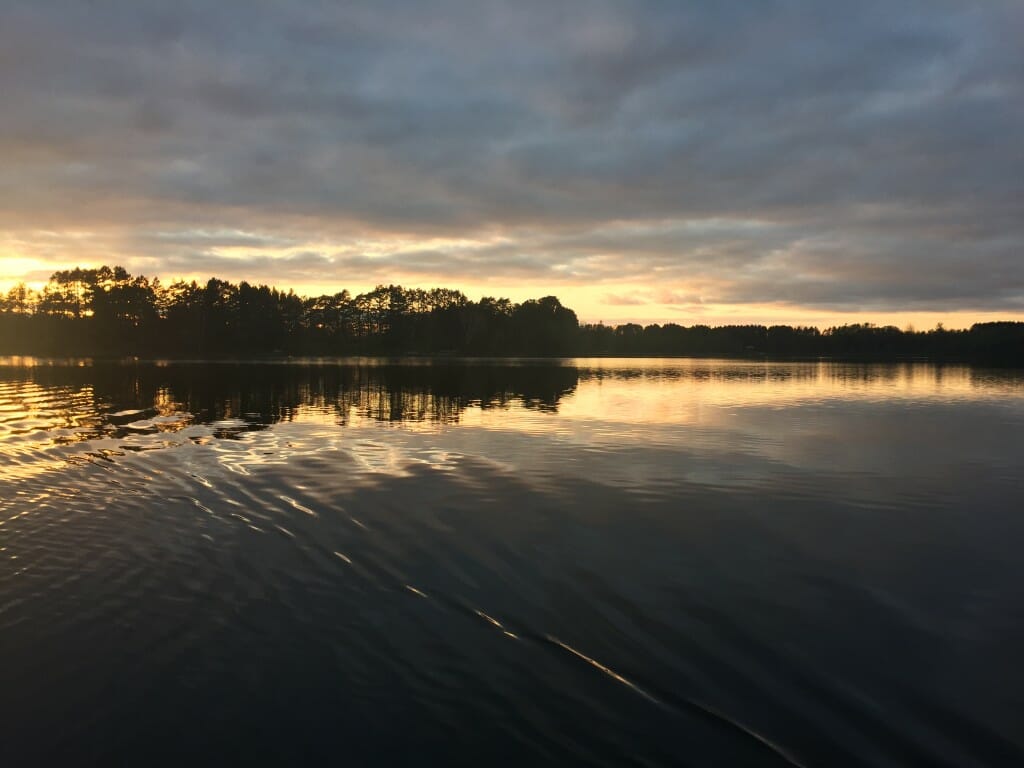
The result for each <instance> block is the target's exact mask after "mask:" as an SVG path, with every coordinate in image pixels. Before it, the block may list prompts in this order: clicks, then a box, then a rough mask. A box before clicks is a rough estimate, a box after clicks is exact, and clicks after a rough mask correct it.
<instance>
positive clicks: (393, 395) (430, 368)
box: [18, 363, 578, 441]
mask: <svg viewBox="0 0 1024 768" xmlns="http://www.w3.org/2000/svg"><path fill="white" fill-rule="evenodd" d="M18 378H22V379H24V380H26V381H27V382H30V383H32V384H34V385H35V386H37V387H42V388H44V389H47V390H50V391H53V390H63V391H65V392H68V393H70V392H78V393H83V394H85V393H88V395H89V396H88V397H81V398H75V402H76V403H77V406H76V409H75V412H74V413H70V412H69V413H65V414H64V415H63V417H62V420H61V421H62V423H61V424H59V425H55V426H62V427H69V428H73V429H76V430H77V431H76V432H75V433H74V436H73V437H69V438H68V440H69V441H75V440H83V439H90V438H93V437H101V436H105V437H123V436H126V435H129V434H144V433H153V432H163V431H176V430H178V429H181V428H182V427H183V426H186V425H187V424H190V423H198V424H211V425H213V426H214V431H213V436H214V437H221V438H231V437H237V436H238V435H239V434H241V433H243V432H247V431H252V430H259V429H265V428H267V427H268V426H270V425H271V424H274V423H277V422H279V421H290V420H292V419H294V418H295V417H296V415H297V414H298V413H299V412H300V411H301V410H303V409H309V410H313V411H318V412H321V413H326V414H331V415H332V418H333V419H334V421H336V423H338V424H341V425H346V424H348V423H349V422H350V421H351V420H352V418H353V417H354V416H355V417H356V418H366V419H373V420H376V421H388V422H405V421H427V422H441V423H449V422H455V421H458V420H459V418H460V417H461V415H462V413H463V411H465V410H466V409H467V408H470V407H476V408H507V407H510V406H511V405H512V404H519V405H521V406H523V407H526V408H537V409H542V410H557V408H558V404H559V401H560V399H561V398H562V397H563V396H564V395H566V394H569V393H571V392H572V391H573V390H575V388H576V385H577V381H578V376H577V370H576V368H574V367H568V366H560V365H552V364H541V363H533V364H505V365H460V364H457V363H452V364H446V363H440V364H439V363H435V364H432V365H399V364H394V365H320V364H256V363H252V364H247V363H239V364H227V363H225V364H173V365H166V366H161V365H154V364H126V365H116V364H97V365H95V366H91V367H66V366H53V367H50V366H45V367H36V368H31V369H23V370H22V371H20V372H19V374H18Z"/></svg>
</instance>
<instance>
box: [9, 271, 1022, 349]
mask: <svg viewBox="0 0 1024 768" xmlns="http://www.w3.org/2000/svg"><path fill="white" fill-rule="evenodd" d="M140 350H141V351H144V353H143V355H144V356H145V357H147V358H154V359H166V360H172V359H175V360H186V359H203V360H223V359H241V360H261V359H273V358H276V357H288V356H290V357H292V358H308V357H366V358H371V357H372V358H381V359H386V358H393V357H396V356H405V357H410V356H416V357H421V358H423V359H432V360H444V359H452V358H457V357H461V358H466V359H487V358H492V359H519V358H537V359H543V358H563V357H582V358H587V357H591V358H600V357H605V358H615V357H621V358H635V359H645V358H659V357H666V358H669V357H671V358H693V359H715V358H722V359H737V360H780V361H787V360H789V361H816V360H833V361H844V362H911V361H922V362H924V361H927V362H954V363H979V364H984V365H999V366H1024V322H1013V321H1006V322H986V323H977V324H975V325H973V326H971V327H970V328H968V329H963V330H949V329H945V328H943V327H942V326H941V325H939V326H936V327H935V328H933V329H931V330H927V331H915V330H913V329H909V328H908V329H906V330H901V329H899V328H896V327H895V326H876V325H873V324H871V323H858V324H854V325H843V326H838V327H833V328H825V329H818V328H814V327H807V326H788V325H772V326H765V325H754V324H747V325H725V326H717V327H711V326H707V325H694V326H689V327H685V326H681V325H678V324H675V323H666V324H663V325H659V324H651V325H647V326H641V325H639V324H636V323H626V324H623V325H617V326H607V325H603V324H601V323H598V324H596V325H595V324H580V322H579V320H578V319H577V316H576V313H575V312H574V311H573V310H572V309H570V308H569V307H566V306H563V305H562V303H561V302H560V301H559V299H558V298H557V297H555V296H544V297H542V298H539V299H530V300H527V301H523V302H521V303H515V302H512V301H510V300H509V299H506V298H494V297H484V298H482V299H480V300H479V301H472V300H470V299H469V298H467V297H466V295H465V294H463V293H462V292H461V291H458V290H454V289H450V288H434V289H431V290H422V289H418V288H403V287H402V286H400V285H380V286H378V287H377V288H375V289H374V290H372V291H370V292H368V293H364V294H359V295H357V296H352V295H351V294H349V293H348V292H347V291H341V292H340V293H336V294H333V295H323V296H300V295H297V294H295V293H294V292H292V291H287V292H285V291H281V290H278V289H277V288H273V287H270V286H266V285H251V284H249V283H247V282H244V281H243V282H240V283H237V284H236V283H231V282H228V281H225V280H219V279H217V278H211V279H210V280H208V281H207V282H206V283H205V284H202V285H201V284H199V283H196V282H194V281H193V282H189V283H185V282H183V281H179V282H176V283H172V284H170V285H163V284H162V283H161V282H160V281H159V280H156V279H153V280H150V279H149V278H147V277H145V276H135V275H131V274H129V273H128V272H127V271H126V270H124V269H123V268H121V267H114V268H110V267H100V268H97V269H73V270H64V271H60V272H55V273H54V274H53V275H52V276H51V278H50V281H49V283H47V285H46V286H45V287H44V288H43V289H42V290H41V291H34V290H32V289H29V288H27V287H26V286H24V285H20V286H16V287H15V288H13V289H11V290H10V291H8V292H7V293H6V294H4V295H3V296H0V355H30V356H34V357H79V358H82V357H89V358H97V359H99V358H113V359H117V358H124V357H127V356H131V355H139V353H140Z"/></svg>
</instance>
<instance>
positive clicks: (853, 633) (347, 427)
mask: <svg viewBox="0 0 1024 768" xmlns="http://www.w3.org/2000/svg"><path fill="white" fill-rule="evenodd" d="M1022 546H1024V372H1021V371H998V370H982V369H975V368H969V367H958V366H945V367H941V366H933V365H928V364H898V365H855V364H845V363H828V362H822V363H818V362H812V363H772V362H743V361H722V360H717V361H716V360H589V359H588V360H549V361H545V360H514V361H509V360H505V361H493V360H491V361H466V360H447V359H446V360H433V361H431V360H421V359H409V360H351V359H349V360H289V361H280V362H259V363H203V362H153V363H148V362H137V361H128V362H120V363H99V362H97V363H90V362H89V361H74V360H71V361H43V360H31V359H12V358H7V359H3V360H0V764H3V765H9V766H24V765H56V764H66V765H72V764H73V765H104V766H109V765H157V764H160V765H187V764H197V763H214V764H220V763H232V764H242V763H259V764H278V765H285V764H292V765H295V764H338V765H340V764H353V765H363V764H413V763H415V764H417V765H431V764H434V765H453V764H457V765H462V764H465V765H496V764H502V765H532V764H557V765H569V764H576V765H614V766H619V765H694V766H703V765H755V766H756V765H765V766H773V765H803V766H812V765H814V766H817V765H827V766H845V765H851V766H852V765H894V766H895V765H948V766H982V765H985V766H995V765H1015V764H1024V663H1022V662H1021V649H1022V648H1024V558H1022V556H1021V549H1022Z"/></svg>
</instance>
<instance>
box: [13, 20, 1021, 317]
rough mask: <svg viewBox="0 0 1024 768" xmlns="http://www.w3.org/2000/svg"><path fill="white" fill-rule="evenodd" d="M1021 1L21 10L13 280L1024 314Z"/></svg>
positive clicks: (696, 306) (792, 312)
mask: <svg viewBox="0 0 1024 768" xmlns="http://www.w3.org/2000/svg"><path fill="white" fill-rule="evenodd" d="M1022 41H1024V2H1022V1H1021V0H974V1H973V2H968V1H967V0H920V1H915V0H880V1H876V0H858V2H849V0H807V1H801V0H747V1H746V2H734V1H733V0H715V2H711V1H710V0H708V1H706V2H685V1H684V0H665V1H663V2H658V1H654V0H652V1H650V2H641V1H630V0H619V1H618V2H604V1H603V0H579V1H575V0H571V1H563V2H560V1H558V0H542V1H535V0H514V1H512V0H509V1H508V2H492V1H491V0H437V1H434V2H422V0H373V2H365V3H362V2H327V1H326V0H322V1H321V0H308V1H306V2H303V1H301V0H294V1H293V2H271V1H270V0H216V2H213V0H206V1H204V2H191V1H190V0H179V1H178V2H173V3H171V2H153V1H151V0H126V1H124V2H119V1H116V0H93V1H92V2H89V1H87V0H47V1H46V2H40V1H39V0H28V1H25V2H22V1H21V0H0V99H2V101H0V103H2V105H3V106H2V109H0V158H2V161H0V288H6V287H9V286H10V285H12V284H14V283H16V282H18V281H27V282H29V283H33V284H38V283H40V282H41V281H45V280H46V279H47V277H48V276H49V275H50V274H51V273H52V272H53V271H55V270H57V269H64V268H68V267H72V266H78V265H80V266H98V265H100V264H109V265H115V264H119V265H123V266H125V267H126V268H128V269H129V271H131V272H133V273H142V274H146V275H150V276H159V277H160V278H161V279H164V280H169V279H174V278H178V277H184V278H196V279H201V280H205V279H206V278H208V277H210V276H214V275H216V276H218V277H222V278H227V279H231V280H242V279H245V280H248V281H250V282H266V283H270V284H273V285H277V286H279V287H284V288H295V289H296V290H298V291H300V292H302V293H308V294H317V293H334V292H336V291H339V290H341V289H342V288H347V289H349V290H350V291H352V292H353V293H355V292H359V291H363V290H367V289H369V288H372V287H373V286H374V285H377V284H381V283H383V284H388V283H399V284H402V285H405V286H420V287H432V286H439V285H440V286H446V287H453V288H460V289H462V290H463V291H465V292H466V293H467V295H469V296H470V297H471V298H478V297H479V296H482V295H492V296H507V297H510V298H512V299H514V300H523V299H525V298H530V297H539V296H544V295H549V294H554V295H556V296H558V297H559V298H560V299H561V300H562V302H563V303H564V304H567V305H568V306H571V307H573V308H574V309H575V310H576V311H577V314H578V315H579V316H580V319H581V320H584V321H604V322H606V323H618V322H626V321H636V322H644V323H646V322H678V323H682V324H684V325H690V324H693V323H709V324H712V325H714V324H724V323H729V322H766V323H772V322H787V323H801V324H802V323H806V324H815V325H823V326H824V325H830V324H837V323H839V322H857V321H873V322H883V323H892V324H896V325H899V326H901V327H903V326H905V325H908V324H910V325H915V326H916V327H919V328H920V327H931V326H932V325H934V324H935V323H936V322H940V321H941V322H944V323H945V324H946V325H947V326H948V327H962V326H965V325H970V323H972V322H975V321H978V320H986V319H996V318H1011V319H1024V44H1022Z"/></svg>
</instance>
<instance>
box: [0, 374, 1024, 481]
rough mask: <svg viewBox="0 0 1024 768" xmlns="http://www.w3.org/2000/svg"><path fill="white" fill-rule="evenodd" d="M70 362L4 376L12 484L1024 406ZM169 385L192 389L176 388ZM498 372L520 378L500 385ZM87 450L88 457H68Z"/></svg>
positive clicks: (892, 396) (887, 392) (955, 389)
mask: <svg viewBox="0 0 1024 768" xmlns="http://www.w3.org/2000/svg"><path fill="white" fill-rule="evenodd" d="M66 362H69V364H68V365H65V366H54V365H53V364H52V363H50V362H48V361H40V360H35V359H32V358H7V359H3V360H0V366H4V367H0V482H3V481H5V480H15V479H25V478H27V477H31V476H34V475H37V474H39V473H41V472H46V471H50V470H53V469H59V468H60V467H63V466H66V465H67V463H68V462H69V461H72V462H74V461H82V460H85V461H91V460H94V459H95V460H109V459H110V458H112V457H114V456H116V455H118V454H121V455H123V454H124V453H125V452H126V451H141V450H148V449H153V448H161V447H167V446H173V445H179V444H183V443H185V442H189V441H191V442H194V443H198V444H208V443H209V441H210V440H239V439H244V438H245V436H246V435H247V434H248V433H251V432H254V431H262V430H267V429H268V428H270V427H272V426H273V425H275V424H278V425H281V424H283V423H288V424H294V425H296V426H303V427H309V426H315V427H319V428H321V429H318V430H317V431H316V432H313V433H311V432H309V431H308V430H307V431H306V432H305V433H304V439H303V446H302V449H303V450H313V449H316V450H323V449H325V448H326V449H331V450H337V449H339V447H341V442H344V449H345V451H346V452H347V455H348V456H349V457H351V458H352V459H353V460H354V461H355V462H357V464H358V465H359V466H360V467H361V468H362V469H363V470H364V471H365V472H368V473H386V474H401V473H402V472H403V471H404V470H403V466H404V465H405V464H407V463H408V460H409V457H408V456H407V455H404V454H403V452H402V449H400V448H398V447H396V446H394V445H385V444H382V443H381V442H380V441H375V440H373V439H367V440H360V439H358V438H356V437H355V434H356V433H352V432H350V431H349V430H352V429H362V428H370V427H372V428H374V429H379V428H380V427H381V426H390V427H391V428H397V429H401V430H402V431H403V432H405V433H408V434H410V435H421V436H429V435H431V434H440V433H442V432H444V431H445V430H449V429H451V428H453V426H454V425H459V426H460V427H467V428H473V427H476V428H480V429H483V430H485V431H491V430H501V431H503V432H509V433H521V434H523V435H537V434H544V435H547V436H548V437H550V438H552V439H556V440H557V439H561V438H565V439H572V440H574V441H577V442H591V443H597V444H600V443H606V442H615V443H617V444H629V443H638V442H643V441H645V440H648V439H650V438H651V434H652V433H651V430H652V429H656V428H658V427H670V426H706V427H716V426H723V425H729V424H730V423H731V422H734V420H735V418H736V416H737V415H738V414H739V413H740V412H741V411H743V410H744V409H752V408H757V409H770V410H785V409H792V408H799V407H806V406H808V405H813V406H818V407H822V408H828V407H830V405H833V404H836V403H840V402H842V403H854V402H866V401H879V402H887V403H895V404H900V403H902V404H905V405H908V406H910V405H912V404H914V403H915V402H921V403H928V402H956V401H970V400H997V401H1004V402H1005V401H1014V400H1020V399H1021V398H1024V374H1022V373H1021V372H1019V371H1017V372H1014V371H986V370H980V369H974V368H971V367H968V366H939V365H933V364H923V363H903V364H889V365H884V364H883V365H858V364H848V363H829V362H810V363H775V362H748V361H727V360H689V359H683V360H676V359H648V360H634V359H629V360H607V359H587V360H570V361H558V362H555V363H552V362H550V361H465V363H464V364H463V363H457V362H453V361H429V360H426V361H425V360H417V361H415V364H414V365H398V366H396V365H394V363H393V362H392V363H391V364H390V365H391V367H390V368H388V367H385V366H384V365H382V364H381V363H380V362H379V361H358V363H359V364H358V365H351V364H347V365H344V366H340V367H339V361H299V362H298V363H297V364H292V365H270V366H267V365H262V366H259V365H253V366H249V367H245V366H242V367H241V369H240V371H241V372H239V371H238V370H236V371H235V378H234V379H231V380H224V379H223V378H222V376H221V374H222V372H223V371H224V370H229V369H222V368H219V367H218V366H217V365H216V364H211V365H195V364H192V367H191V368H190V367H189V365H174V364H166V363H165V364H163V365H162V366H160V367H154V366H149V367H148V368H139V367H137V366H136V365H133V364H127V365H123V366H121V367H114V368H113V369H105V373H103V375H102V376H100V371H99V370H98V369H97V370H95V371H94V370H93V369H91V368H90V364H89V362H88V361H81V360H77V361H66ZM340 362H342V363H351V362H352V361H340ZM236 367H237V366H236ZM76 371H77V373H76ZM154 371H155V372H156V373H154ZM160 371H165V372H177V373H178V374H182V375H184V376H185V378H183V379H181V380H176V381H175V382H174V383H167V382H166V381H161V380H160V376H161V375H163V374H160ZM339 371H343V372H344V375H341V374H339ZM494 371H499V372H504V374H508V375H509V376H511V378H510V379H508V378H502V374H501V373H499V374H495V375H491V374H492V373H493V372H494ZM94 372H95V373H96V377H95V381H94V380H93V379H92V378H91V377H92V374H93V373H94ZM513 374H514V375H513ZM204 376H205V378H203V377H204ZM431 376H433V377H434V378H431ZM488 376H490V378H488ZM549 379H550V381H549ZM101 381H102V382H103V386H102V388H101V386H100V382H101ZM339 427H342V428H344V429H341V430H339ZM288 434H291V433H290V432H289V433H288ZM315 435H319V437H315ZM172 436H173V437H172ZM293 437H294V435H293ZM277 438H280V439H277ZM659 438H660V439H671V435H668V433H666V434H665V435H660V436H659ZM296 439H297V438H296ZM76 444H86V445H85V447H84V450H83V448H82V447H79V448H77V449H75V450H74V451H70V450H60V449H61V448H65V449H70V448H71V447H72V446H75V445H76ZM262 447H263V448H264V449H265V450H264V452H263V453H262V454H261V455H260V456H259V457H254V456H252V455H249V454H250V453H251V452H250V451H248V450H247V449H246V448H245V446H239V448H240V450H238V451H225V452H224V453H225V455H224V457H223V461H224V464H225V466H226V467H227V468H228V469H230V470H231V471H234V472H237V473H246V472H247V471H248V470H247V469H246V466H247V465H251V464H252V463H253V462H254V461H258V462H261V463H280V462H286V461H288V459H289V456H291V455H294V454H295V453H296V452H297V451H299V450H300V446H299V445H298V443H288V440H287V439H286V438H285V437H284V433H282V431H281V428H280V427H278V428H277V430H276V432H275V434H274V435H267V436H265V437H264V438H263V443H262ZM458 458H459V455H458V453H457V452H452V451H450V450H447V449H442V448H441V447H438V446H434V447H432V448H430V449H429V450H424V452H423V453H422V455H418V456H417V457H416V461H418V462H422V463H425V464H427V465H429V466H431V467H434V468H435V469H444V468H447V467H450V466H451V464H452V463H453V461H455V460H457V459H458Z"/></svg>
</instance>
